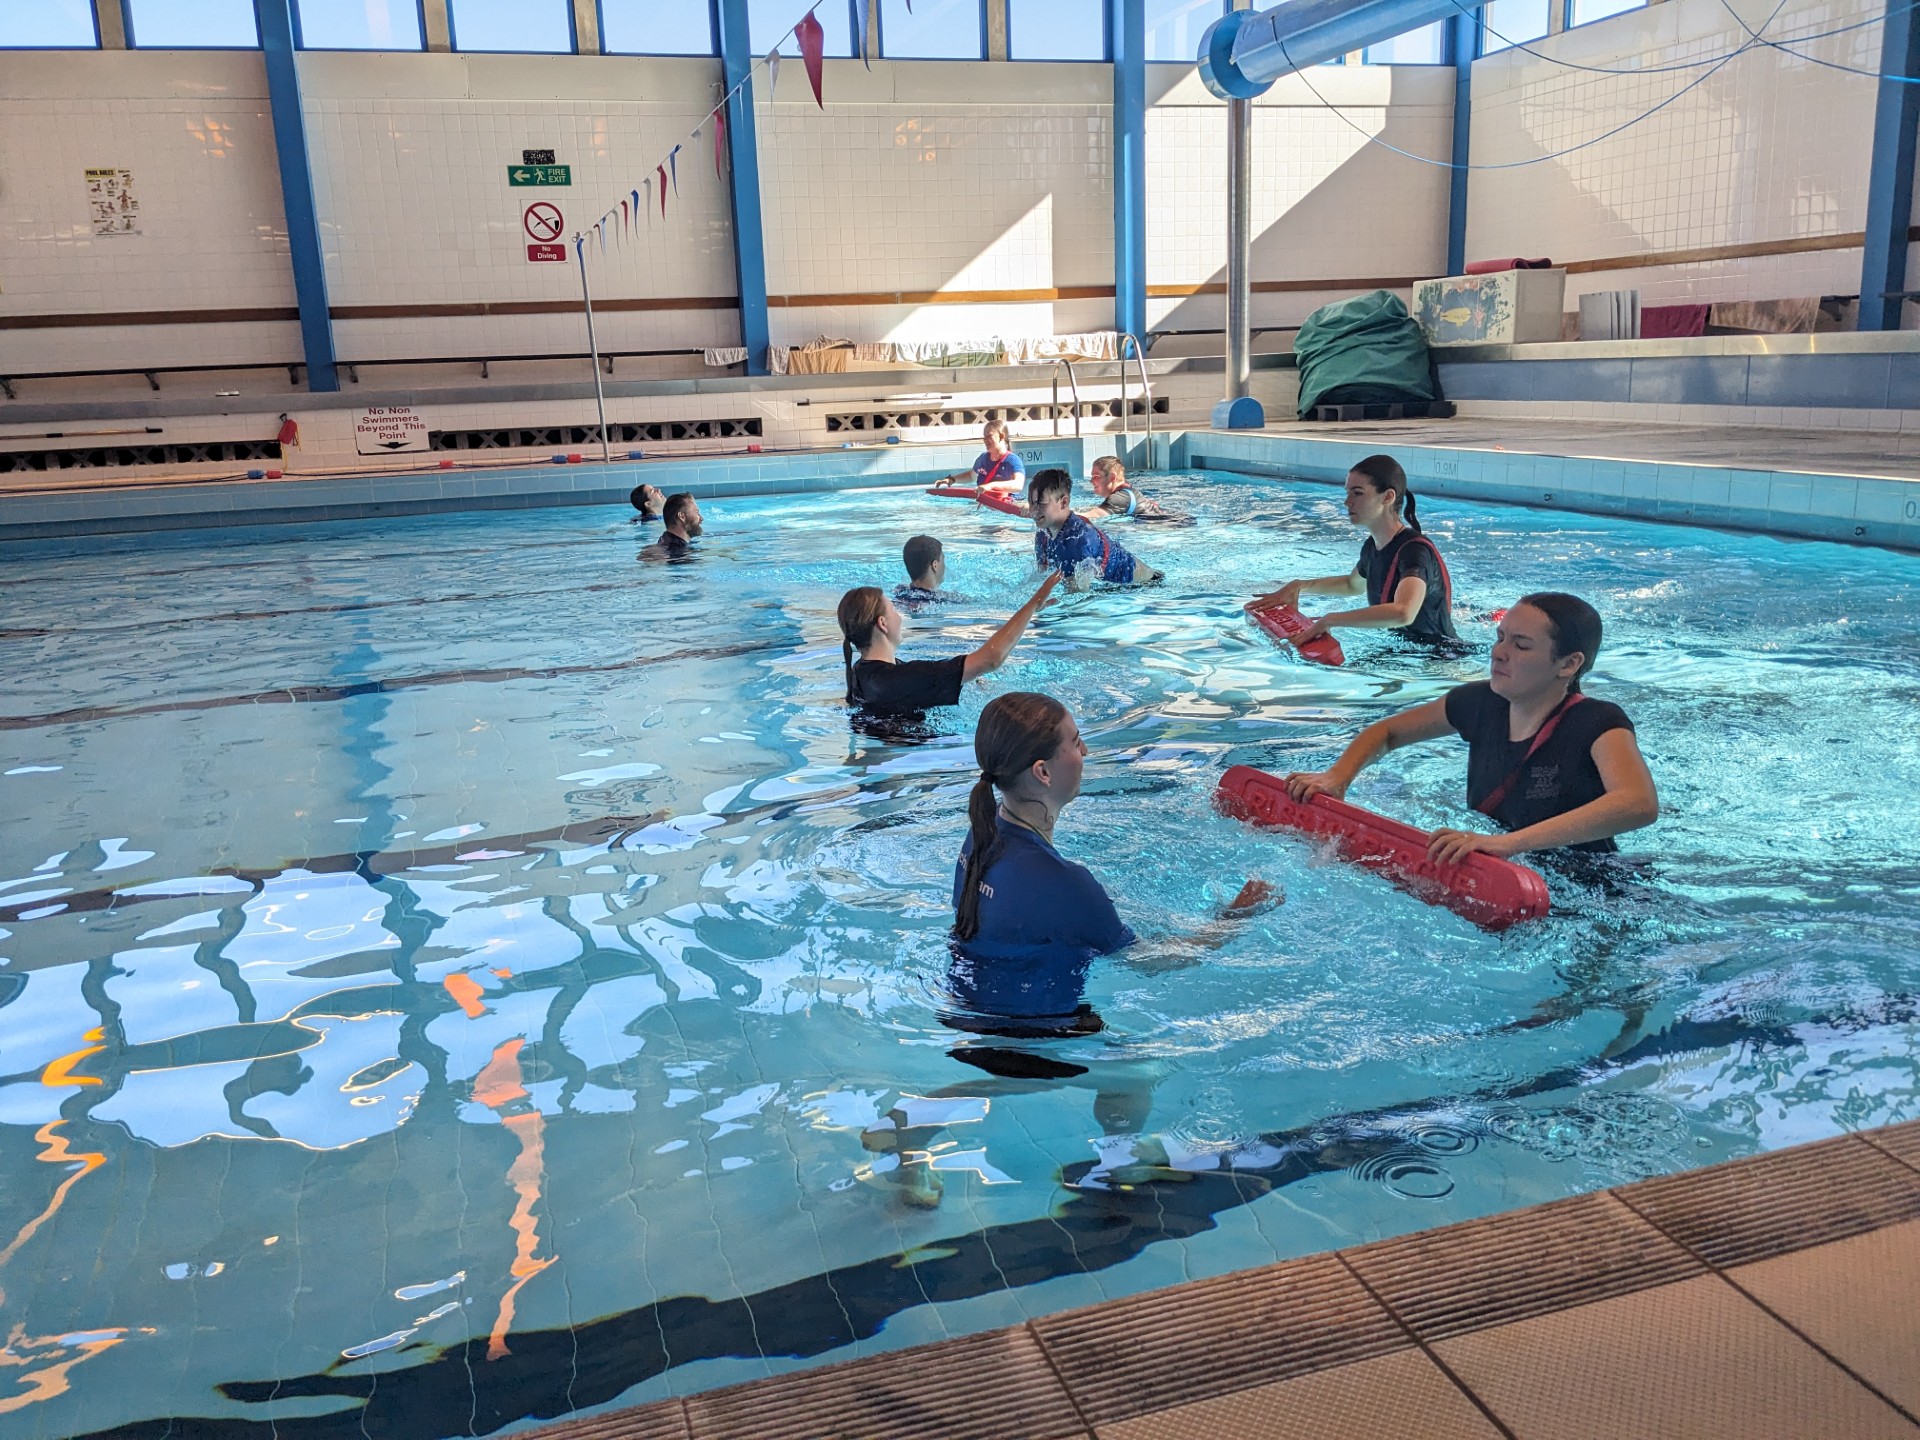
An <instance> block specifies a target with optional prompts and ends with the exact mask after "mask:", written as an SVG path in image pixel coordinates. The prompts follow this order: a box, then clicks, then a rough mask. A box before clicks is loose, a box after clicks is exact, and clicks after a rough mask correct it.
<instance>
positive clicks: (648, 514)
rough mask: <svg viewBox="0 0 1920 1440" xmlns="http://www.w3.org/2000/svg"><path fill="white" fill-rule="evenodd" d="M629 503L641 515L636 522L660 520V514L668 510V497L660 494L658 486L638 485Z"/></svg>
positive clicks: (628, 497)
mask: <svg viewBox="0 0 1920 1440" xmlns="http://www.w3.org/2000/svg"><path fill="white" fill-rule="evenodd" d="M627 501H628V503H629V504H631V505H632V506H633V508H634V509H635V510H637V511H638V512H639V513H638V514H637V515H635V516H634V517H633V518H634V519H635V520H658V519H659V518H660V512H661V511H662V510H664V509H665V508H666V504H667V497H666V496H664V495H662V494H661V493H660V487H659V486H658V485H645V484H642V485H636V486H634V487H633V491H632V493H631V494H629V495H628V496H627Z"/></svg>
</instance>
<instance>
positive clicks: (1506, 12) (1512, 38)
mask: <svg viewBox="0 0 1920 1440" xmlns="http://www.w3.org/2000/svg"><path fill="white" fill-rule="evenodd" d="M1552 13H1553V0H1491V3H1489V4H1488V6H1487V8H1486V9H1484V10H1482V11H1481V12H1480V15H1481V19H1482V21H1483V22H1484V23H1483V25H1482V28H1481V34H1480V53H1481V54H1482V55H1492V54H1495V53H1497V52H1499V51H1501V50H1505V49H1507V48H1508V47H1509V46H1511V45H1527V44H1531V43H1532V42H1533V41H1535V40H1538V39H1540V38H1541V37H1542V36H1544V35H1545V34H1546V33H1547V31H1548V30H1549V29H1551V28H1552V27H1551V26H1550V25H1549V23H1548V17H1549V16H1550V15H1551V14H1552Z"/></svg>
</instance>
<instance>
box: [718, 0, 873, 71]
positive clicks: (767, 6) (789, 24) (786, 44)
mask: <svg viewBox="0 0 1920 1440" xmlns="http://www.w3.org/2000/svg"><path fill="white" fill-rule="evenodd" d="M855 3H862V4H864V3H865V0H819V4H818V5H816V6H814V7H813V13H814V18H816V19H817V20H819V22H820V28H821V30H823V31H824V32H825V34H824V36H823V37H822V40H821V49H822V52H823V53H824V54H827V55H832V56H835V57H837V58H841V59H844V58H846V57H847V56H850V55H852V54H853V6H854V4H855ZM807 9H808V4H807V0H747V43H748V44H749V45H751V46H752V47H753V53H754V54H755V55H756V56H760V55H765V54H766V53H767V52H768V51H769V50H771V49H773V42H774V41H775V40H779V39H780V37H781V36H782V35H787V38H786V39H785V40H781V41H780V53H781V54H782V55H798V54H799V53H800V47H799V46H797V45H795V44H794V43H793V37H792V36H791V35H788V34H787V32H788V31H790V30H791V29H792V28H793V27H794V25H795V24H797V23H798V22H799V19H800V17H801V16H802V15H805V14H806V13H807Z"/></svg>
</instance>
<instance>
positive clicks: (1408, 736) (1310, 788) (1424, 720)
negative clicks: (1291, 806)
mask: <svg viewBox="0 0 1920 1440" xmlns="http://www.w3.org/2000/svg"><path fill="white" fill-rule="evenodd" d="M1451 734H1453V726H1452V725H1450V724H1448V723H1447V702H1446V701H1444V700H1429V701H1428V702H1427V703H1426V704H1424V705H1416V706H1414V707H1413V709H1411V710H1402V711H1401V712H1400V713H1399V714H1398V715H1389V716H1388V717H1387V718H1386V719H1384V720H1376V721H1374V722H1373V724H1371V725H1369V726H1367V728H1366V729H1364V730H1362V731H1361V732H1360V733H1359V734H1358V735H1356V736H1354V737H1353V740H1352V742H1351V743H1350V744H1348V746H1347V748H1346V749H1345V750H1344V751H1342V752H1341V755H1340V758H1339V759H1338V760H1336V761H1334V762H1333V764H1331V765H1329V766H1328V767H1327V768H1326V769H1325V770H1317V771H1299V772H1296V773H1294V774H1292V775H1289V776H1287V793H1288V794H1289V795H1291V796H1292V797H1293V798H1294V799H1295V800H1300V801H1305V800H1307V799H1309V798H1311V797H1312V796H1315V795H1331V796H1333V798H1334V799H1336V800H1342V799H1345V798H1346V794H1347V787H1348V786H1349V785H1351V784H1353V781H1354V777H1355V776H1357V775H1358V774H1359V773H1360V772H1361V771H1362V770H1364V769H1366V768H1367V766H1369V765H1371V764H1372V763H1373V762H1374V761H1376V760H1378V759H1379V758H1380V757H1381V756H1382V755H1385V754H1386V753H1387V752H1388V751H1390V750H1398V749H1399V748H1400V747H1401V746H1403V745H1417V744H1419V743H1420V742H1421V741H1422V740H1438V739H1439V738H1440V737H1441V736H1442V735H1451Z"/></svg>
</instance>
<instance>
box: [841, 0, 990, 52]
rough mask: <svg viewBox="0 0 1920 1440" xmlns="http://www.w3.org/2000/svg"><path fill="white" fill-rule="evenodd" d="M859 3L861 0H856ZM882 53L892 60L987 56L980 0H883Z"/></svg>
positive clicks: (881, 23)
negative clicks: (910, 0)
mask: <svg viewBox="0 0 1920 1440" xmlns="http://www.w3.org/2000/svg"><path fill="white" fill-rule="evenodd" d="M856 3H859V0H856ZM880 53H881V54H882V55H885V56H886V57H887V58H888V59H890V60H984V59H985V58H986V55H987V49H986V26H985V25H984V24H983V23H982V16H981V13H980V0H919V3H918V4H916V5H915V6H914V8H913V9H912V10H908V9H907V6H906V0H880Z"/></svg>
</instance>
